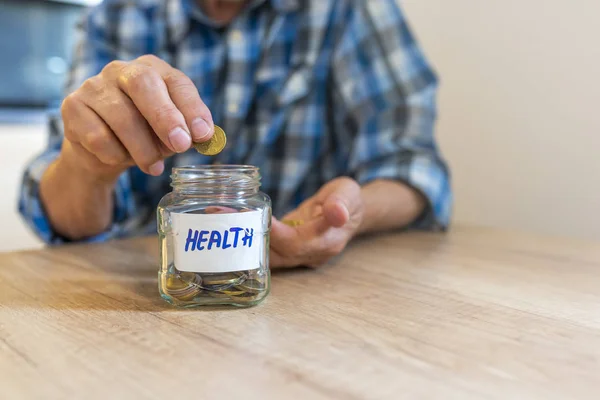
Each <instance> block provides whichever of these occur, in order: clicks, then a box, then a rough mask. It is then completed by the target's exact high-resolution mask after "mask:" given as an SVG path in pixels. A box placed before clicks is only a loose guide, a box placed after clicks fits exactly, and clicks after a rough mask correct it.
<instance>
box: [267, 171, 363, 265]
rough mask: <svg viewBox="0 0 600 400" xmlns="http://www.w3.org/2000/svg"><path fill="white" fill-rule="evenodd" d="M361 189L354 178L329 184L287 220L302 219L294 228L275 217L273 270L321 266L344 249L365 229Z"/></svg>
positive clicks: (272, 254) (272, 233) (273, 222)
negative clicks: (362, 227) (361, 227)
mask: <svg viewBox="0 0 600 400" xmlns="http://www.w3.org/2000/svg"><path fill="white" fill-rule="evenodd" d="M363 214H364V205H363V200H362V195H361V188H360V186H359V185H358V183H356V181H354V180H353V179H350V178H346V177H343V178H337V179H334V180H332V181H331V182H329V183H327V184H325V185H324V186H323V187H322V188H321V189H320V190H319V191H318V192H317V193H316V194H315V195H314V196H313V197H311V198H309V199H307V200H306V201H304V202H303V203H302V204H300V206H299V207H298V208H297V209H295V210H294V211H292V212H290V213H289V214H287V215H286V216H285V217H284V218H283V220H300V221H303V223H302V224H301V225H300V226H297V227H291V226H288V225H286V224H285V223H283V222H281V221H279V220H277V219H276V218H275V217H273V221H272V230H271V255H270V258H271V261H270V265H271V268H291V267H296V266H308V267H319V266H321V265H323V264H325V263H326V262H327V261H328V260H329V259H330V258H332V257H334V256H336V255H338V254H339V253H341V252H342V250H344V248H345V247H346V245H347V244H348V242H349V241H350V240H351V239H352V238H353V237H354V236H355V235H356V233H357V232H358V229H359V228H360V226H361V223H362V220H363Z"/></svg>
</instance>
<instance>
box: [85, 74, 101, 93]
mask: <svg viewBox="0 0 600 400" xmlns="http://www.w3.org/2000/svg"><path fill="white" fill-rule="evenodd" d="M105 88H106V83H105V81H104V79H102V77H100V76H99V75H96V76H93V77H91V78H89V79H86V80H85V82H83V84H82V85H81V90H82V91H83V92H84V93H87V94H90V95H93V96H95V95H98V94H100V93H102V92H103V91H104V89H105Z"/></svg>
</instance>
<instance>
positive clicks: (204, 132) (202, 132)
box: [192, 118, 213, 142]
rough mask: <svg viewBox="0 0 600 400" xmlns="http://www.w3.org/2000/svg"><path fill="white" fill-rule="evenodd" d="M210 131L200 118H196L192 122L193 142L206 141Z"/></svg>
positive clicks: (206, 123) (208, 126)
mask: <svg viewBox="0 0 600 400" xmlns="http://www.w3.org/2000/svg"><path fill="white" fill-rule="evenodd" d="M212 130H213V128H211V127H210V125H209V124H208V122H206V121H205V120H203V119H202V118H196V119H195V120H194V121H193V122H192V137H193V138H194V141H195V142H202V141H204V139H207V138H208V136H209V135H210V134H211V132H212Z"/></svg>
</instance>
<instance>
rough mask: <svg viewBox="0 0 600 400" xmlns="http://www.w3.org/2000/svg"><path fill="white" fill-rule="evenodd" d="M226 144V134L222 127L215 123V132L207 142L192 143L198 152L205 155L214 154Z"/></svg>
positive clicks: (220, 150)
mask: <svg viewBox="0 0 600 400" xmlns="http://www.w3.org/2000/svg"><path fill="white" fill-rule="evenodd" d="M226 144H227V136H226V135H225V132H224V131H223V129H221V128H220V127H218V126H217V125H215V133H214V134H213V136H212V138H210V140H208V141H207V142H203V143H194V148H195V149H196V151H197V152H198V153H200V154H204V155H205V156H216V155H217V154H219V153H220V152H222V151H223V149H224V148H225V145H226Z"/></svg>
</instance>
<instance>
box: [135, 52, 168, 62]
mask: <svg viewBox="0 0 600 400" xmlns="http://www.w3.org/2000/svg"><path fill="white" fill-rule="evenodd" d="M136 61H137V62H140V63H143V64H155V63H159V62H163V60H161V59H160V58H158V57H156V56H155V55H153V54H145V55H143V56H140V57H138V58H137V59H136Z"/></svg>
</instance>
